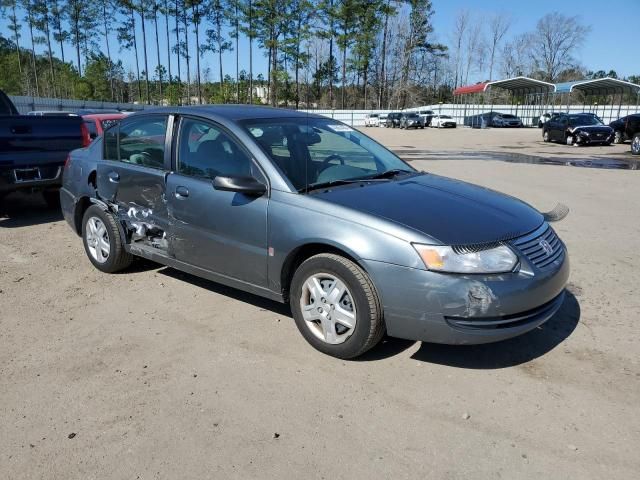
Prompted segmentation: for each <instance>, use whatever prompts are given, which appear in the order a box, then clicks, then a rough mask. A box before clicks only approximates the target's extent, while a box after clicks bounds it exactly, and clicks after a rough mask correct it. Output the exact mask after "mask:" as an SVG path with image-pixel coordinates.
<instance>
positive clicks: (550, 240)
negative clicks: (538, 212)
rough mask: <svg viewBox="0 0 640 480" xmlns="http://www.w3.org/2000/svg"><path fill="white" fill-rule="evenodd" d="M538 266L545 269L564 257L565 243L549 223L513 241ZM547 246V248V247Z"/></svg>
mask: <svg viewBox="0 0 640 480" xmlns="http://www.w3.org/2000/svg"><path fill="white" fill-rule="evenodd" d="M511 244H512V245H513V246H514V247H516V248H517V249H518V250H520V252H521V253H522V254H523V255H524V256H525V257H526V258H527V260H529V261H530V262H531V263H533V264H534V265H535V266H536V267H538V268H540V269H544V268H546V267H549V266H550V265H551V264H553V262H554V261H556V260H560V261H562V259H563V258H564V254H565V253H564V244H563V243H562V241H561V240H560V238H558V236H557V235H556V232H554V231H553V228H551V227H550V226H549V224H547V223H544V224H543V225H542V226H541V227H540V228H538V229H537V230H535V231H534V232H532V233H530V234H529V235H525V236H524V237H520V238H516V239H515V240H513V241H512V242H511ZM545 247H546V248H545Z"/></svg>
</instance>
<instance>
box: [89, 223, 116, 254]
mask: <svg viewBox="0 0 640 480" xmlns="http://www.w3.org/2000/svg"><path fill="white" fill-rule="evenodd" d="M86 232H87V233H86V237H87V248H88V249H89V253H90V254H91V256H92V257H93V259H94V260H95V261H96V262H98V263H105V262H106V261H107V260H108V259H109V253H110V252H111V243H110V242H109V234H108V233H107V227H105V225H104V223H103V222H102V220H100V219H99V218H98V217H89V220H88V221H87V228H86Z"/></svg>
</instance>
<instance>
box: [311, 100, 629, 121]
mask: <svg viewBox="0 0 640 480" xmlns="http://www.w3.org/2000/svg"><path fill="white" fill-rule="evenodd" d="M420 110H432V111H434V112H435V113H436V114H441V115H450V116H452V117H453V118H454V119H455V120H456V121H457V122H458V123H459V124H460V125H462V124H463V122H464V117H468V116H471V115H478V114H480V113H483V112H488V111H494V112H500V113H511V114H513V115H517V116H519V117H520V118H521V119H522V121H523V122H524V124H525V125H531V126H537V120H538V117H539V116H540V115H541V114H542V113H545V112H569V113H580V112H592V113H595V114H596V115H598V116H599V117H600V118H601V119H602V120H603V121H604V122H605V123H609V122H611V121H613V120H616V119H617V118H619V117H621V116H625V115H628V114H630V113H636V112H640V108H639V107H637V106H635V105H622V107H621V108H620V114H619V115H618V106H617V105H614V107H613V111H612V110H611V106H610V105H609V106H606V107H604V106H593V105H592V106H586V107H583V106H582V105H572V106H570V107H569V109H567V107H566V105H564V106H557V105H556V106H555V107H548V108H547V107H546V106H540V105H480V104H473V105H460V104H453V103H444V104H438V105H424V106H422V107H415V108H407V109H405V111H410V112H415V111H420ZM300 111H302V112H309V113H316V114H319V115H324V116H326V117H329V118H334V119H336V120H339V121H341V122H344V123H347V124H349V125H352V126H355V127H360V126H364V118H365V115H366V114H368V113H389V112H393V111H397V110H300Z"/></svg>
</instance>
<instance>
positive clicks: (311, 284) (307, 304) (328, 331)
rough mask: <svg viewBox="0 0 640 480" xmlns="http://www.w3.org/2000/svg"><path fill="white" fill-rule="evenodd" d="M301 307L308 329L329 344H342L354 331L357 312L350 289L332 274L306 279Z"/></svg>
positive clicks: (318, 274) (316, 275)
mask: <svg viewBox="0 0 640 480" xmlns="http://www.w3.org/2000/svg"><path fill="white" fill-rule="evenodd" d="M300 310H301V312H302V317H303V318H304V321H305V325H306V326H307V328H308V329H309V330H310V331H311V333H313V335H315V336H316V337H317V338H318V339H320V340H322V341H324V342H326V343H329V344H332V345H337V344H340V343H343V342H345V341H346V340H347V339H348V338H349V337H350V336H351V335H352V334H353V332H354V331H355V327H356V321H357V314H356V305H355V302H354V301H353V297H352V295H351V292H350V291H349V289H348V288H347V286H346V284H345V283H344V282H343V281H342V280H340V279H339V278H337V277H335V276H334V275H331V274H329V273H316V274H314V275H311V276H310V277H309V278H307V280H305V282H304V284H303V285H302V294H301V296H300Z"/></svg>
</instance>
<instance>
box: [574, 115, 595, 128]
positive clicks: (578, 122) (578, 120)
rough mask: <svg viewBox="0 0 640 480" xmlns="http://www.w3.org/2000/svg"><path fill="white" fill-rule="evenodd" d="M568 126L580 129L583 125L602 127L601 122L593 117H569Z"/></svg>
mask: <svg viewBox="0 0 640 480" xmlns="http://www.w3.org/2000/svg"><path fill="white" fill-rule="evenodd" d="M569 125H571V126H572V127H581V126H585V125H602V122H601V121H600V120H599V119H598V117H596V116H595V115H571V116H569Z"/></svg>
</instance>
